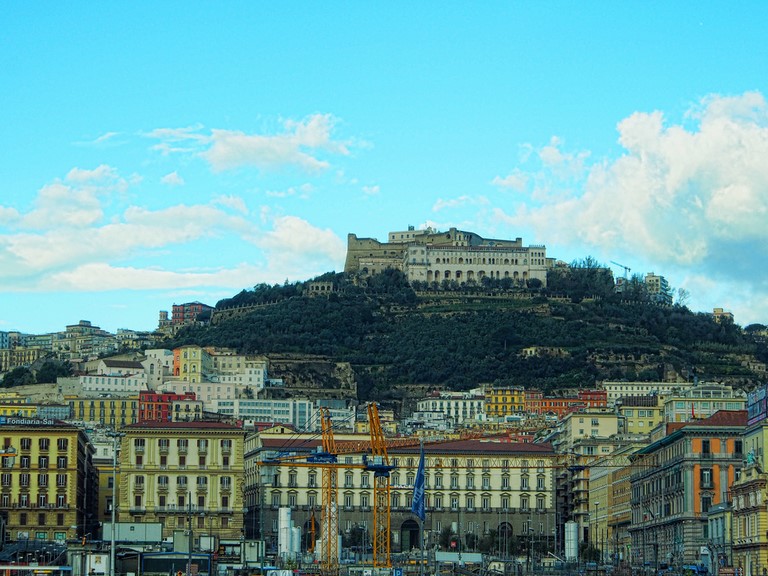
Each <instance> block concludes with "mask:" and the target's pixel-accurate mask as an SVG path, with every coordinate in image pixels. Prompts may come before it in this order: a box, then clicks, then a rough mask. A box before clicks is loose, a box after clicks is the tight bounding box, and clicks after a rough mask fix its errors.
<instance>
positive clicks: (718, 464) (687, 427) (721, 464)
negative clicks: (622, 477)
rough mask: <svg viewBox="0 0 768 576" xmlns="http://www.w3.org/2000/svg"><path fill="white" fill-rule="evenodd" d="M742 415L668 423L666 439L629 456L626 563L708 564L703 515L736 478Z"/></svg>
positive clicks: (744, 417)
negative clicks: (628, 548) (628, 557)
mask: <svg viewBox="0 0 768 576" xmlns="http://www.w3.org/2000/svg"><path fill="white" fill-rule="evenodd" d="M746 425H747V411H746V410H721V411H719V412H716V413H715V414H713V415H712V416H710V417H709V418H706V419H703V420H694V421H691V422H669V423H667V424H666V430H665V431H666V435H665V436H663V437H661V438H659V439H657V440H656V441H655V442H653V443H652V444H649V445H648V446H647V447H645V448H643V449H641V450H639V451H638V452H636V453H635V454H634V455H633V456H631V457H630V460H631V461H632V472H631V486H632V496H631V511H632V524H631V526H630V528H629V532H630V534H631V537H632V548H631V549H632V553H633V558H632V564H633V565H635V566H637V567H640V566H643V565H650V566H652V567H659V566H661V565H662V564H666V565H670V566H682V565H688V564H704V565H709V564H710V561H711V559H709V558H706V557H705V556H706V554H707V553H706V550H707V545H708V536H707V512H708V511H709V509H710V508H711V507H712V506H715V505H717V504H722V503H724V502H725V501H726V500H727V495H728V493H729V492H730V491H731V487H732V486H733V483H734V481H735V480H736V478H737V477H738V476H740V474H741V469H742V465H743V458H744V448H743V440H742V439H741V434H742V433H743V432H744V430H745V429H746Z"/></svg>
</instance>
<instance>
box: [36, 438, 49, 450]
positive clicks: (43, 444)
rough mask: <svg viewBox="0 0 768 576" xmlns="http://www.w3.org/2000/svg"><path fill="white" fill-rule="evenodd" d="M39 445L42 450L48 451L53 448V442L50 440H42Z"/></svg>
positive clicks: (38, 442)
mask: <svg viewBox="0 0 768 576" xmlns="http://www.w3.org/2000/svg"><path fill="white" fill-rule="evenodd" d="M37 445H38V447H39V448H40V450H48V449H49V448H50V447H51V441H50V439H49V438H40V439H39V440H38V441H37Z"/></svg>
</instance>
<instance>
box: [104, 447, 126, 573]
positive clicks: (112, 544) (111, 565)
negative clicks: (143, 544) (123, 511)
mask: <svg viewBox="0 0 768 576" xmlns="http://www.w3.org/2000/svg"><path fill="white" fill-rule="evenodd" d="M107 436H109V437H110V438H112V522H111V526H110V528H111V532H112V534H111V536H110V540H109V544H110V546H109V576H115V560H116V557H115V510H116V509H117V450H118V447H119V445H120V439H121V438H122V437H123V436H125V433H124V432H108V433H107Z"/></svg>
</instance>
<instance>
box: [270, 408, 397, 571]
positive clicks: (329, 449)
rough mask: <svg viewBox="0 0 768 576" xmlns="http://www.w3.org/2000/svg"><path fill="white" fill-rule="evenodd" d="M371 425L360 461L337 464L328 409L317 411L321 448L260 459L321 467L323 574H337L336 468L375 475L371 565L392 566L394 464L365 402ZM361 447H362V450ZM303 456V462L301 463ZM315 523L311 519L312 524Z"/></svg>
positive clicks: (357, 449)
mask: <svg viewBox="0 0 768 576" xmlns="http://www.w3.org/2000/svg"><path fill="white" fill-rule="evenodd" d="M368 422H369V425H370V451H371V454H370V456H369V455H367V454H363V462H362V464H349V463H344V464H340V463H339V462H338V448H339V447H338V446H337V445H336V441H335V438H334V435H333V425H332V422H331V417H330V412H329V410H328V409H327V408H322V409H321V410H320V430H321V434H322V442H321V446H322V450H321V451H320V452H313V453H312V454H310V455H301V456H300V455H290V456H280V457H276V458H268V459H264V460H263V461H262V465H264V466H279V465H288V466H296V467H310V468H320V469H321V470H322V518H321V549H320V565H321V569H322V571H323V573H324V574H326V575H328V576H335V575H338V573H339V555H338V550H339V515H338V514H339V511H338V498H339V493H338V475H339V468H345V469H346V468H361V469H363V470H367V471H369V472H373V475H374V505H373V566H374V567H391V566H392V562H391V556H390V554H391V544H390V543H391V528H390V526H391V522H390V491H389V478H390V472H391V471H392V470H393V469H394V466H392V465H390V463H389V457H388V455H387V440H386V439H385V438H384V433H383V431H382V428H381V422H380V420H379V409H378V406H377V405H376V404H373V403H371V404H369V405H368ZM345 448H346V449H344V450H343V451H344V452H345V453H352V452H363V451H366V452H367V448H368V446H362V445H359V444H356V445H355V446H354V449H353V447H352V446H349V447H345ZM361 448H365V450H362V449H361ZM300 459H303V460H305V461H303V462H300V461H299V460H300ZM312 525H313V526H314V522H313V523H312Z"/></svg>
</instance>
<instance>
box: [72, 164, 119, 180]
mask: <svg viewBox="0 0 768 576" xmlns="http://www.w3.org/2000/svg"><path fill="white" fill-rule="evenodd" d="M66 179H67V181H69V182H74V183H79V184H82V183H86V182H108V181H118V180H120V178H119V176H118V174H117V170H116V169H115V168H113V167H112V166H108V165H106V164H102V165H100V166H98V167H97V168H94V169H93V170H86V169H83V168H72V170H70V171H69V172H68V173H67V177H66Z"/></svg>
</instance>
